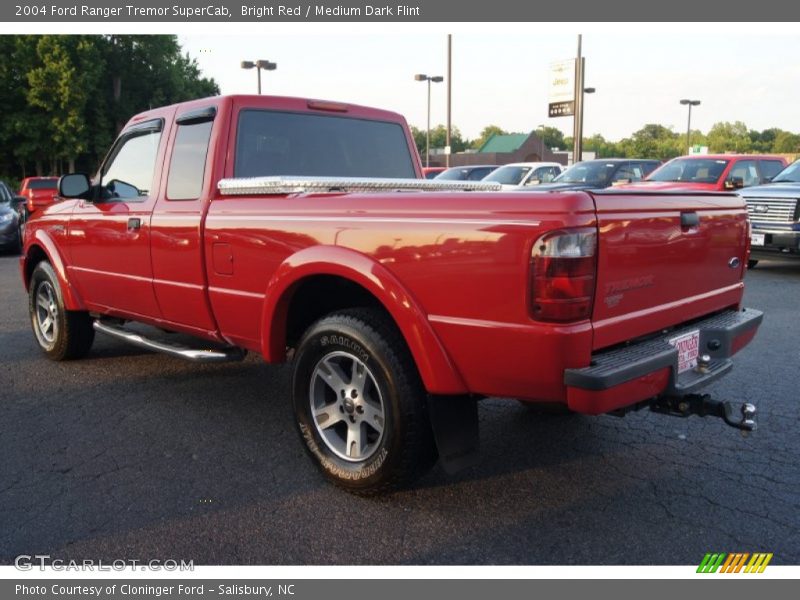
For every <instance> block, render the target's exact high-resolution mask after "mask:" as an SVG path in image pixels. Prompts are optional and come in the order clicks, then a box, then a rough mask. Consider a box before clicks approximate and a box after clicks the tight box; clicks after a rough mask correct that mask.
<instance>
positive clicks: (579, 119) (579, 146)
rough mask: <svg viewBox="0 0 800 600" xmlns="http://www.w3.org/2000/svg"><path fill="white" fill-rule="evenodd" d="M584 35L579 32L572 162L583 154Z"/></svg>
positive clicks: (579, 159) (578, 160) (575, 161)
mask: <svg viewBox="0 0 800 600" xmlns="http://www.w3.org/2000/svg"><path fill="white" fill-rule="evenodd" d="M582 38H583V36H582V35H581V34H578V56H577V58H576V60H575V92H574V96H575V114H574V116H573V120H572V124H573V127H572V136H573V137H572V163H573V164H575V163H577V162H580V161H581V158H582V154H583V57H582V56H581V42H582Z"/></svg>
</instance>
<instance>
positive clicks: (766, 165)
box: [759, 160, 783, 182]
mask: <svg viewBox="0 0 800 600" xmlns="http://www.w3.org/2000/svg"><path fill="white" fill-rule="evenodd" d="M759 163H760V165H759V166H760V167H761V181H762V182H767V181H771V180H772V178H773V177H775V175H777V174H778V173H780V172H781V171H783V163H782V162H781V161H779V160H762V161H759Z"/></svg>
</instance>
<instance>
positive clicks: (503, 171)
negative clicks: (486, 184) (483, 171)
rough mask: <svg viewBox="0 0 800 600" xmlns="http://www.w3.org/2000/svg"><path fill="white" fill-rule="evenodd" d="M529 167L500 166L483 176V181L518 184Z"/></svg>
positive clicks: (528, 170)
mask: <svg viewBox="0 0 800 600" xmlns="http://www.w3.org/2000/svg"><path fill="white" fill-rule="evenodd" d="M530 170H531V168H530V167H514V166H511V165H509V166H507V167H500V168H499V169H497V170H495V171H492V172H491V173H490V174H489V175H487V176H486V177H484V178H483V180H484V181H495V182H497V183H502V184H503V185H519V183H520V182H521V181H522V180H523V179H524V178H525V175H527V174H528V173H529V172H530Z"/></svg>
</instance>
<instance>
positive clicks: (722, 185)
mask: <svg viewBox="0 0 800 600" xmlns="http://www.w3.org/2000/svg"><path fill="white" fill-rule="evenodd" d="M784 167H786V159H784V158H782V157H780V156H770V155H760V154H698V155H692V156H679V157H678V158H673V159H672V160H671V161H669V162H668V163H665V164H663V165H662V166H660V167H659V168H658V169H656V170H655V171H653V172H652V173H650V175H649V176H648V177H647V179H645V180H644V181H640V182H637V183H631V184H627V185H621V186H618V187H619V189H629V190H632V189H637V190H649V191H661V190H663V191H668V190H697V191H708V192H721V191H730V190H736V189H740V188H743V187H749V186H751V185H760V184H762V183H767V182H768V181H769V180H771V179H772V178H773V177H775V175H777V174H778V173H780V172H781V171H782V170H783V169H784Z"/></svg>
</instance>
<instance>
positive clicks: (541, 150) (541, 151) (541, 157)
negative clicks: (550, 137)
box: [536, 124, 544, 160]
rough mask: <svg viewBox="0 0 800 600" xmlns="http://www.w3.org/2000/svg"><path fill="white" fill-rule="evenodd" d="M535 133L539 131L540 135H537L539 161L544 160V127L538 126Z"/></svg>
mask: <svg viewBox="0 0 800 600" xmlns="http://www.w3.org/2000/svg"><path fill="white" fill-rule="evenodd" d="M536 131H540V132H541V134H540V135H539V160H544V135H543V134H544V125H543V124H540V125H539V126H538V127H537V128H536Z"/></svg>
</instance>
